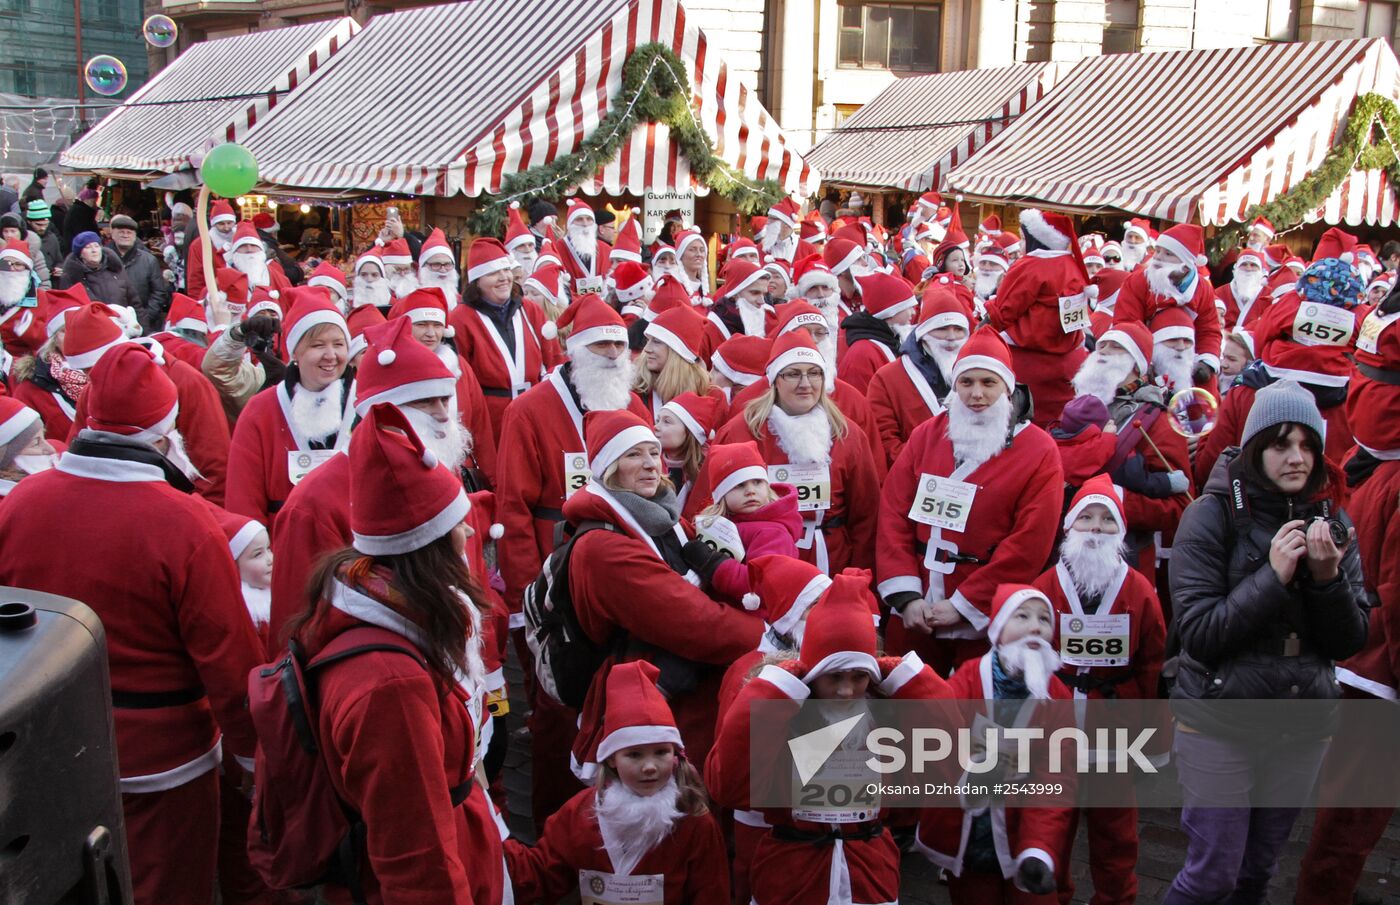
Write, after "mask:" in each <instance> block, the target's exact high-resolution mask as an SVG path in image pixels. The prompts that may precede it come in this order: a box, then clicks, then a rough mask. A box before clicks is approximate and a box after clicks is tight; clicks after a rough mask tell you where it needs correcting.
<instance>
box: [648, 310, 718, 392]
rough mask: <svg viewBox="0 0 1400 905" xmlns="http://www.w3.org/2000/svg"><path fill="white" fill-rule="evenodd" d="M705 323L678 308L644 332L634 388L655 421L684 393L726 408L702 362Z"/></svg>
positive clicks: (654, 321) (698, 316) (653, 322)
mask: <svg viewBox="0 0 1400 905" xmlns="http://www.w3.org/2000/svg"><path fill="white" fill-rule="evenodd" d="M705 326H706V323H705V319H704V318H703V317H701V316H700V315H698V314H696V313H695V311H694V309H692V308H688V307H683V306H678V307H674V308H670V309H668V310H666V311H664V312H662V313H661V314H659V315H657V317H656V319H655V320H652V321H650V322H649V323H648V324H647V325H646V328H645V329H644V330H643V331H642V333H643V336H645V337H646V345H645V346H644V347H643V349H642V358H641V361H639V362H638V365H639V366H638V368H637V383H636V385H635V386H634V387H633V389H635V390H636V392H637V395H638V396H640V397H641V398H642V402H643V403H645V404H646V406H647V408H648V410H650V412H651V416H652V418H653V420H654V419H656V418H658V417H660V415H661V408H662V406H664V405H665V404H666V403H668V402H670V401H671V400H672V399H675V398H676V397H677V396H679V395H680V394H682V393H695V394H696V395H699V396H713V397H715V399H716V401H717V402H718V403H719V404H720V405H721V406H722V407H723V408H724V409H727V408H728V407H729V400H728V399H726V398H725V396H724V391H723V390H721V389H719V388H718V387H713V386H711V385H710V373H709V371H708V370H706V364H705V362H704V361H703V360H702V359H701V357H700V356H701V353H702V352H703V351H704V347H705Z"/></svg>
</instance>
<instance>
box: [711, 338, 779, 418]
mask: <svg viewBox="0 0 1400 905" xmlns="http://www.w3.org/2000/svg"><path fill="white" fill-rule="evenodd" d="M772 349H773V343H772V341H771V340H769V339H766V338H765V337H762V336H731V337H730V338H729V339H726V340H725V341H724V342H722V343H720V344H719V347H718V348H717V349H715V351H714V352H713V353H711V355H710V376H711V378H712V379H713V378H714V377H715V375H721V376H723V377H724V379H725V380H728V381H729V382H730V383H731V384H733V386H727V387H722V388H721V389H722V390H723V391H724V398H725V401H726V402H727V403H728V404H730V405H733V404H734V399H735V397H736V396H737V395H738V394H739V393H742V392H743V391H744V390H745V389H747V388H748V387H751V386H753V385H754V384H755V383H757V382H759V381H760V380H762V379H763V366H764V365H766V364H768V353H769V352H771V351H772Z"/></svg>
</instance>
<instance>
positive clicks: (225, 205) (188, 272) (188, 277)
mask: <svg viewBox="0 0 1400 905" xmlns="http://www.w3.org/2000/svg"><path fill="white" fill-rule="evenodd" d="M237 221H238V215H237V214H235V213H234V212H233V205H232V204H230V203H229V202H228V201H226V200H225V199H223V198H220V199H219V200H218V201H215V202H214V206H213V207H211V208H210V209H209V233H210V239H209V241H211V242H213V243H214V250H213V255H214V270H215V271H217V270H218V269H219V268H220V267H223V266H225V265H224V252H225V251H227V250H228V248H227V242H230V241H232V239H231V238H230V239H229V240H223V239H215V238H214V237H213V234H214V227H216V226H218V225H219V224H220V223H236V222H237ZM221 241H224V242H225V243H226V247H224V248H220V247H219V243H220V242H221ZM206 253H208V249H206V248H205V247H204V239H203V238H201V237H200V236H195V237H194V239H193V240H192V241H191V242H190V250H189V255H188V257H186V259H185V291H186V292H188V293H189V294H190V295H191V296H193V297H194V298H197V299H202V298H204V297H205V295H207V294H208V290H209V286H208V285H207V284H206V283H205V282H204V256H205V254H206Z"/></svg>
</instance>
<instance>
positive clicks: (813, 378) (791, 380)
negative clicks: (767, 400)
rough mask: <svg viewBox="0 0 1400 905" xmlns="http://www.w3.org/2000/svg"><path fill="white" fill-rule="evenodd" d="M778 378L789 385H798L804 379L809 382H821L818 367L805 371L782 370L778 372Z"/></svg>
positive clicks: (820, 373)
mask: <svg viewBox="0 0 1400 905" xmlns="http://www.w3.org/2000/svg"><path fill="white" fill-rule="evenodd" d="M778 379H779V380H781V381H782V382H783V383H786V384H791V385H799V384H801V383H802V382H803V381H804V380H805V381H807V382H808V383H811V384H819V383H821V382H822V372H821V370H820V369H819V368H812V369H810V370H807V371H782V372H780V373H779V374H778Z"/></svg>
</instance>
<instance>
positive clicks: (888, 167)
mask: <svg viewBox="0 0 1400 905" xmlns="http://www.w3.org/2000/svg"><path fill="white" fill-rule="evenodd" d="M1068 68H1069V67H1068V65H1067V64H1063V63H1021V64H1018V65H1015V66H1006V67H1002V68H999V69H969V70H964V71H961V72H941V73H938V74H936V75H924V76H915V77H912V78H907V79H899V80H898V81H896V82H894V83H892V84H891V85H890V86H889V87H888V88H886V89H885V90H884V91H881V92H880V93H879V95H877V96H876V97H875V99H874V100H872V101H870V102H869V103H868V104H866V105H865V106H863V107H861V108H860V109H859V110H858V111H856V113H855V115H854V116H852V117H851V118H850V119H848V120H846V122H844V123H842V124H841V127H840V128H839V129H837V130H835V131H834V132H832V133H831V134H830V135H828V136H827V137H826V138H824V139H822V141H821V142H820V143H819V144H818V145H817V146H816V147H815V148H813V149H812V150H811V151H810V152H808V154H807V162H808V163H810V164H811V165H812V166H814V167H816V168H817V169H818V170H819V171H820V172H821V174H822V179H823V180H825V181H826V182H830V183H837V184H840V185H849V186H858V187H862V188H864V187H871V188H894V189H903V190H904V191H910V192H924V191H928V190H929V189H941V188H943V181H944V179H945V178H946V177H947V175H948V173H949V171H950V170H952V169H953V167H956V166H957V165H958V164H960V163H962V162H963V161H964V160H967V159H968V158H969V157H971V156H972V155H973V154H975V153H976V152H977V151H978V150H979V149H980V148H981V147H982V146H983V145H985V144H986V143H987V142H988V141H991V139H992V138H993V137H995V136H996V135H998V134H999V133H1000V132H1001V131H1002V130H1003V129H1005V128H1006V127H1007V125H1009V124H1010V123H1011V122H1012V120H1014V119H1015V118H1016V117H1018V116H1020V115H1021V114H1022V113H1025V112H1026V111H1027V110H1028V109H1030V107H1031V105H1032V104H1034V103H1036V102H1037V101H1039V100H1040V99H1041V97H1042V96H1043V95H1044V94H1045V92H1047V91H1048V90H1049V89H1050V88H1051V87H1053V86H1054V84H1055V82H1056V80H1057V79H1058V78H1059V77H1060V76H1061V75H1063V74H1064V73H1065V72H1066V71H1067V70H1068Z"/></svg>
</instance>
